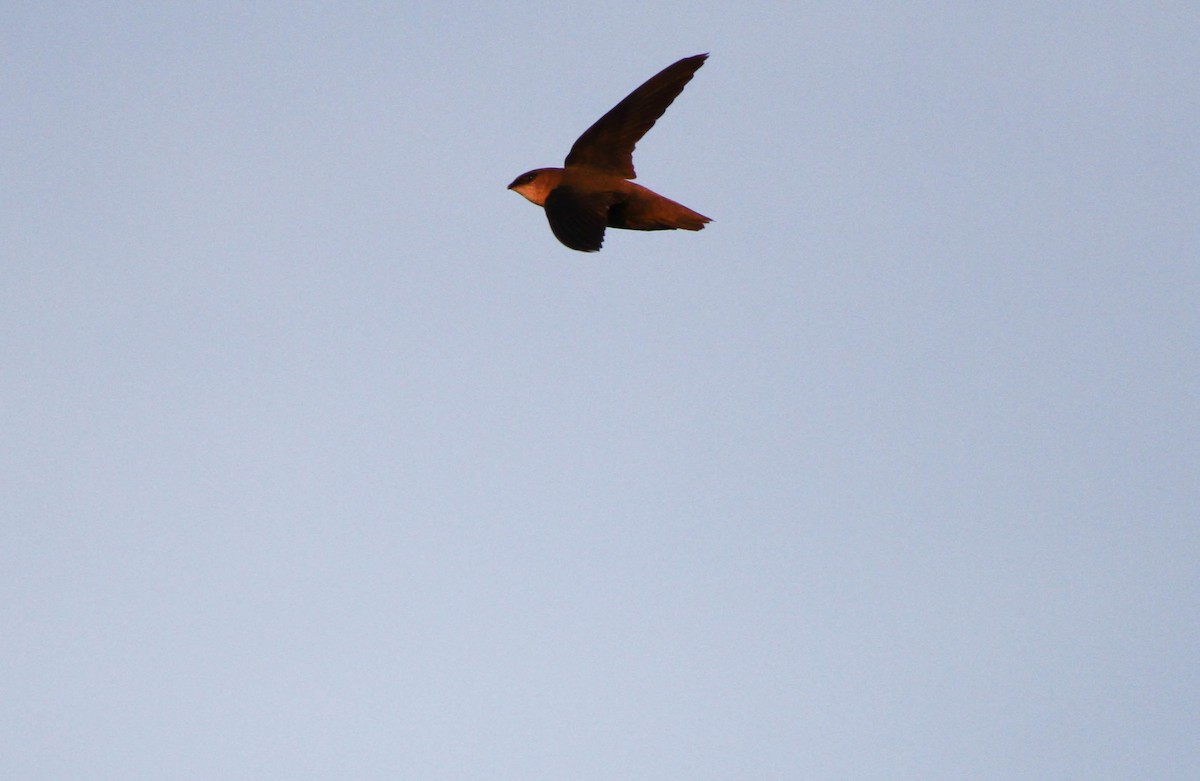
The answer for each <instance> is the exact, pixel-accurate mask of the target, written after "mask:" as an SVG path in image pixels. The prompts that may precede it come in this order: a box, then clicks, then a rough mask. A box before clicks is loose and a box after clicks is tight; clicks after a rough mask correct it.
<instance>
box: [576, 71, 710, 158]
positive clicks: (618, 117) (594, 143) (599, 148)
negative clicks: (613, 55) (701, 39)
mask: <svg viewBox="0 0 1200 781" xmlns="http://www.w3.org/2000/svg"><path fill="white" fill-rule="evenodd" d="M706 59H708V55H707V54H697V55H696V56H694V57H685V58H683V59H682V60H680V61H679V62H677V63H675V64H674V65H668V66H667V67H666V68H664V69H663V70H662V71H661V72H659V73H658V75H656V76H653V77H651V78H650V80H649V81H647V82H646V83H645V84H643V85H642V86H640V87H638V88H637V89H635V90H634V91H633V92H631V93H629V96H628V97H626V98H625V99H624V100H622V101H621V102H620V103H618V104H617V105H616V106H613V108H612V110H611V111H609V112H608V113H607V114H605V115H604V116H602V117H600V119H598V120H596V124H594V125H592V126H591V127H589V128H588V129H587V130H585V131H584V133H583V135H581V136H580V137H579V139H578V140H577V141H576V142H575V145H574V146H573V147H571V151H570V153H569V154H568V155H567V165H568V166H586V167H588V168H593V169H596V170H598V171H606V172H609V173H614V174H618V175H619V176H621V177H623V178H625V179H634V178H636V177H637V174H636V173H635V172H634V170H633V147H634V146H635V145H636V144H637V142H638V141H639V140H640V139H641V137H642V136H644V135H646V131H648V130H649V129H650V128H652V127H654V123H655V122H656V121H658V118H659V117H661V116H662V115H663V112H664V111H666V110H667V106H669V105H671V102H672V101H674V100H675V98H677V97H679V93H680V92H683V88H684V86H686V85H687V83H688V82H689V81H691V80H692V76H693V75H695V73H696V71H697V70H698V69H699V68H700V66H701V65H703V64H704V61H705V60H706Z"/></svg>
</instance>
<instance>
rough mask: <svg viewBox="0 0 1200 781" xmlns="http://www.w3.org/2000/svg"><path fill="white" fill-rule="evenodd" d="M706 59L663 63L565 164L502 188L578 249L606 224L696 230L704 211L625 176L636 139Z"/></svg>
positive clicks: (591, 243)
mask: <svg viewBox="0 0 1200 781" xmlns="http://www.w3.org/2000/svg"><path fill="white" fill-rule="evenodd" d="M707 57H708V55H707V54H699V55H696V56H695V57H686V58H684V59H682V60H680V61H679V62H677V63H675V64H674V65H670V66H668V67H667V68H666V69H664V70H663V71H662V72H660V73H659V74H657V75H656V76H654V77H652V78H651V79H650V80H649V81H647V82H646V83H645V84H643V85H642V86H640V87H638V88H637V89H636V90H634V91H633V92H632V93H630V94H629V96H628V97H626V98H625V99H624V100H622V101H621V102H620V103H618V104H617V105H616V106H615V107H613V109H612V110H611V111H609V112H608V113H607V114H605V115H604V116H603V117H601V118H600V119H599V120H597V122H596V123H595V124H594V125H592V126H591V127H590V128H588V129H587V130H586V131H585V132H584V134H583V135H582V136H580V137H579V139H578V140H577V141H576V142H575V145H574V146H573V147H571V152H570V153H569V154H568V155H567V159H566V163H565V166H564V167H563V168H537V169H535V170H533V171H529V172H527V173H524V174H521V175H520V176H518V177H517V178H516V179H515V180H513V182H512V184H510V185H509V186H508V189H510V190H513V191H515V192H517V193H520V194H521V195H522V196H524V197H525V198H526V199H527V200H529V201H530V202H531V203H535V204H537V205H538V206H541V207H543V208H544V209H545V210H546V218H547V220H548V221H549V222H550V229H551V230H552V231H553V232H554V235H555V236H556V237H557V238H558V240H559V241H561V242H562V243H563V244H565V245H566V246H568V247H570V248H571V249H576V250H580V251H583V252H595V251H596V250H598V249H600V246H601V244H603V242H604V229H605V228H624V229H627V230H642V231H653V230H674V229H677V228H682V229H684V230H691V231H698V230H700V229H702V228H703V227H704V224H705V223H707V222H710V220H709V218H708V217H705V216H704V215H703V214H700V213H698V212H695V211H692V210H691V209H689V208H687V207H686V206H684V205H682V204H679V203H676V202H675V201H672V200H671V199H669V198H664V197H663V196H661V195H659V194H658V193H656V192H653V191H651V190H648V189H646V188H645V187H642V186H641V185H639V184H634V183H633V182H631V181H629V180H630V179H633V178H635V177H636V176H637V174H636V173H635V171H634V168H633V148H634V145H636V144H637V142H638V140H639V139H640V138H641V137H642V136H643V135H645V134H646V131H648V130H649V129H650V128H651V127H653V126H654V123H655V122H656V121H657V120H658V118H659V117H661V116H662V114H663V112H664V111H666V110H667V106H669V105H671V102H672V101H673V100H675V98H676V97H677V96H678V95H679V93H680V92H682V91H683V88H684V86H685V85H686V84H687V83H688V82H689V81H691V79H692V76H693V74H695V72H696V70H697V69H698V68H699V67H700V66H701V65H703V64H704V60H705V58H707Z"/></svg>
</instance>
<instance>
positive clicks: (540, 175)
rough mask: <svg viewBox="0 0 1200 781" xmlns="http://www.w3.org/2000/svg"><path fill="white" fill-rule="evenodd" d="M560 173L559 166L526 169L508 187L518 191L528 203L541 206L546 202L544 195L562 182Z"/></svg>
mask: <svg viewBox="0 0 1200 781" xmlns="http://www.w3.org/2000/svg"><path fill="white" fill-rule="evenodd" d="M562 173H563V172H562V169H561V168H537V169H535V170H533V171H526V172H525V173H523V174H521V175H520V176H518V177H517V178H516V179H513V181H512V184H510V185H509V186H508V189H510V190H512V191H513V192H516V193H520V194H521V195H522V196H523V197H524V198H525V199H526V200H528V201H529V202H530V203H536V204H537V205H538V206H542V205H544V204H545V203H546V196H547V195H549V194H550V191H551V190H553V189H554V188H555V187H558V185H559V183H560V182H562Z"/></svg>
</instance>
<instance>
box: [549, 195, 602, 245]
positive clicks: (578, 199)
mask: <svg viewBox="0 0 1200 781" xmlns="http://www.w3.org/2000/svg"><path fill="white" fill-rule="evenodd" d="M616 199H617V196H616V194H615V193H606V192H599V193H584V192H581V191H579V190H576V189H575V188H573V187H565V186H559V187H555V188H554V189H553V190H551V191H550V194H549V195H547V196H546V204H545V209H546V219H547V220H549V221H550V230H552V231H554V236H555V238H557V239H558V240H559V241H561V242H562V243H563V244H566V245H567V246H568V247H570V248H571V249H577V250H579V251H580V252H595V251H596V250H598V249H600V245H601V244H603V243H604V227H605V226H606V225H608V210H609V207H611V206H612V205H613V203H614V202H615V201H616Z"/></svg>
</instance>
